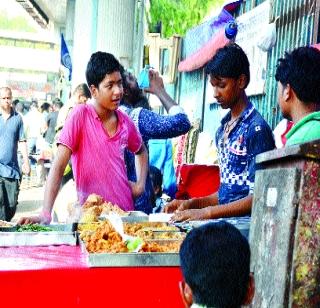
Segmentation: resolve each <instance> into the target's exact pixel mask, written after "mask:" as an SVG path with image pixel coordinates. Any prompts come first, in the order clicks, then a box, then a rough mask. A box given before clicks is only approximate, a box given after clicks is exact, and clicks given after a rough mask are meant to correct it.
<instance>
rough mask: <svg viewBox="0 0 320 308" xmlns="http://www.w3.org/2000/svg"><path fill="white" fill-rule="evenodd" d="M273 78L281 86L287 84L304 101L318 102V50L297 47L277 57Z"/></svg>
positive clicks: (319, 66) (319, 63) (319, 71)
mask: <svg viewBox="0 0 320 308" xmlns="http://www.w3.org/2000/svg"><path fill="white" fill-rule="evenodd" d="M275 78H276V80H277V81H280V83H281V84H282V85H283V86H286V85H287V84H289V85H290V86H291V87H292V89H293V90H294V92H295V94H296V95H297V97H298V99H299V100H301V101H302V102H304V103H318V102H320V51H318V50H317V49H316V48H313V47H299V48H297V49H295V50H293V51H292V52H286V53H285V56H284V58H280V59H278V64H277V69H276V75H275Z"/></svg>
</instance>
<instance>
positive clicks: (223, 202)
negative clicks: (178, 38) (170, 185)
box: [165, 44, 275, 221]
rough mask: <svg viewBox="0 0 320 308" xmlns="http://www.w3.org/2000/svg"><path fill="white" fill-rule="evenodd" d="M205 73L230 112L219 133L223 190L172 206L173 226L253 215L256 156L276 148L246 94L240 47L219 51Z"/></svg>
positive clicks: (246, 73)
mask: <svg viewBox="0 0 320 308" xmlns="http://www.w3.org/2000/svg"><path fill="white" fill-rule="evenodd" d="M206 72H207V73H208V74H209V75H210V83H211V85H212V87H213V90H214V97H215V99H216V100H217V102H218V104H219V105H220V106H221V108H223V109H230V111H229V112H228V114H227V115H226V116H225V117H224V118H223V119H222V121H221V126H220V127H219V128H218V130H217V132H216V146H217V149H218V158H219V166H220V188H219V190H218V192H216V193H214V194H212V195H209V196H206V197H201V198H193V199H190V200H187V201H186V200H174V201H172V202H170V203H168V204H167V206H166V207H165V212H169V213H170V212H175V213H174V215H173V217H172V219H173V220H174V221H183V220H201V219H211V218H221V217H234V216H246V215H250V213H251V206H252V192H253V184H254V174H255V169H256V166H255V157H256V155H257V154H259V153H262V152H265V151H269V150H272V149H274V148H275V143H274V139H273V134H272V130H271V129H270V127H269V125H268V124H267V123H266V121H265V120H264V119H263V118H262V116H261V115H260V114H259V112H258V111H257V110H256V109H255V107H254V106H253V105H252V103H251V102H250V101H249V99H248V97H247V95H246V93H245V89H246V87H247V85H248V84H249V81H250V71H249V61H248V58H247V56H246V54H245V53H244V51H243V50H242V49H241V48H240V47H239V46H238V45H237V44H230V45H227V46H225V47H223V48H221V49H219V50H218V52H217V53H216V55H215V56H214V57H213V58H212V59H211V60H210V62H209V63H208V64H207V67H206ZM217 205H219V206H217Z"/></svg>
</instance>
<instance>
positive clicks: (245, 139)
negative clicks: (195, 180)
mask: <svg viewBox="0 0 320 308" xmlns="http://www.w3.org/2000/svg"><path fill="white" fill-rule="evenodd" d="M230 120H231V112H229V113H228V114H227V115H226V116H225V117H224V118H223V119H222V121H221V126H220V127H219V128H218V130H217V133H216V146H217V149H218V158H219V165H220V188H219V192H218V193H219V204H226V203H229V202H232V201H236V200H239V199H241V198H244V197H246V196H248V195H249V194H250V193H252V192H253V185H254V175H255V170H256V164H255V157H256V155H258V154H260V153H263V152H266V151H269V150H272V149H274V148H275V143H274V138H273V133H272V130H271V128H270V127H269V125H268V124H267V122H266V121H265V120H264V119H263V118H262V116H261V115H260V113H259V112H258V111H257V110H256V109H255V107H254V106H253V105H252V103H250V102H249V103H248V105H247V107H246V109H245V110H244V111H243V112H242V114H241V115H240V117H239V120H238V121H237V124H236V125H235V127H234V128H233V129H232V130H231V131H230V133H229V136H228V138H227V139H226V140H225V139H224V131H225V127H226V124H227V122H229V121H230Z"/></svg>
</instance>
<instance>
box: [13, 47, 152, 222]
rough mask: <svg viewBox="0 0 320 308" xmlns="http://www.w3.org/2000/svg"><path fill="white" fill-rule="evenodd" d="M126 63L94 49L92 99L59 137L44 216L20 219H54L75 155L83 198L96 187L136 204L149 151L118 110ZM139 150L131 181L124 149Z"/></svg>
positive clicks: (125, 205) (128, 206)
mask: <svg viewBox="0 0 320 308" xmlns="http://www.w3.org/2000/svg"><path fill="white" fill-rule="evenodd" d="M122 70H123V68H122V66H121V64H120V63H119V62H118V60H117V59H116V58H115V57H114V56H113V55H111V54H108V53H105V52H96V53H94V54H92V56H91V58H90V60H89V63H88V65H87V70H86V78H87V83H88V85H89V87H90V91H91V94H92V100H91V101H90V102H89V104H87V105H79V106H77V107H76V108H75V109H74V110H73V111H72V113H71V114H70V116H69V117H68V119H67V121H66V123H65V126H64V127H63V129H62V132H61V135H60V138H59V140H58V143H59V145H58V150H57V154H56V157H55V160H54V162H53V165H52V167H51V170H50V173H49V176H48V179H47V184H46V188H45V194H44V205H43V210H42V212H41V214H40V215H39V216H34V217H23V218H21V219H20V220H19V222H18V223H19V224H26V223H37V222H41V223H50V221H51V212H52V208H53V204H54V201H55V199H56V196H57V194H58V191H59V186H60V182H61V178H62V176H63V172H64V169H65V167H66V165H67V163H68V161H69V159H70V157H71V159H72V167H73V171H74V177H75V182H76V187H77V193H78V198H79V201H80V203H81V204H82V203H83V202H84V201H85V200H86V198H87V197H88V195H89V194H92V193H96V194H99V195H101V196H102V197H103V198H104V199H105V200H107V201H111V202H112V203H114V204H117V205H119V206H120V207H121V208H122V209H124V210H133V198H135V197H137V196H139V195H140V194H141V193H142V192H143V191H144V187H145V180H146V175H147V169H148V155H147V151H146V148H145V146H144V144H143V142H142V139H141V136H140V134H139V133H138V131H137V129H136V128H135V125H134V123H133V122H132V121H131V119H130V118H129V117H128V116H127V115H126V114H124V113H122V112H121V111H119V110H117V109H118V107H119V104H120V100H121V98H122V95H123V87H122V79H121V72H122ZM126 148H128V149H129V150H130V151H131V152H133V153H135V154H136V157H137V160H136V170H137V178H138V179H137V182H135V183H133V182H129V181H128V178H127V173H126V167H125V162H124V150H125V149H126Z"/></svg>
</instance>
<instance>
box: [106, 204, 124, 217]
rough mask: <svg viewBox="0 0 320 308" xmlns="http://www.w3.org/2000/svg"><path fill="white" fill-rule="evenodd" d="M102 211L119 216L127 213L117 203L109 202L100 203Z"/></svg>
mask: <svg viewBox="0 0 320 308" xmlns="http://www.w3.org/2000/svg"><path fill="white" fill-rule="evenodd" d="M101 208H102V211H101V214H103V215H109V214H110V213H116V214H118V215H119V216H127V215H128V213H127V212H126V211H124V210H122V209H121V208H120V207H119V206H118V205H116V204H112V203H111V202H104V203H103V204H102V205H101Z"/></svg>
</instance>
